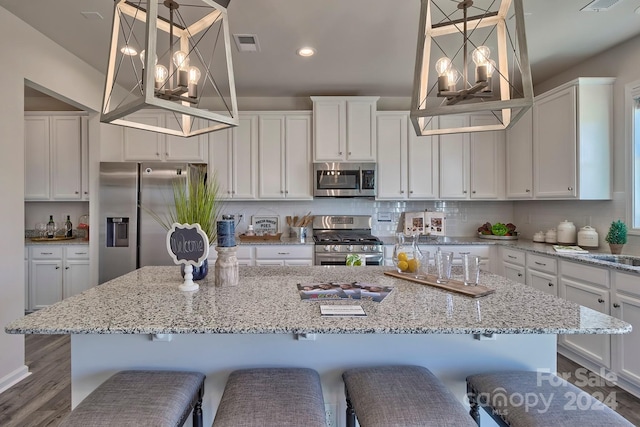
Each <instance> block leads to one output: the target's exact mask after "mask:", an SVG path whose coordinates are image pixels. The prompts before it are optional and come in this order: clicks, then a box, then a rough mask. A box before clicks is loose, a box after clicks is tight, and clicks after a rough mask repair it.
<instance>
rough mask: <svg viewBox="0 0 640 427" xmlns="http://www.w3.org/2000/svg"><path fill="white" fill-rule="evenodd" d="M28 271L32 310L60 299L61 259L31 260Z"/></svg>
mask: <svg viewBox="0 0 640 427" xmlns="http://www.w3.org/2000/svg"><path fill="white" fill-rule="evenodd" d="M30 273H31V274H30V275H29V276H30V277H29V278H30V289H31V295H30V300H31V309H32V310H39V309H41V308H44V307H47V306H49V305H51V304H55V303H57V302H58V301H62V260H60V259H58V260H49V259H47V260H41V259H34V260H31V271H30Z"/></svg>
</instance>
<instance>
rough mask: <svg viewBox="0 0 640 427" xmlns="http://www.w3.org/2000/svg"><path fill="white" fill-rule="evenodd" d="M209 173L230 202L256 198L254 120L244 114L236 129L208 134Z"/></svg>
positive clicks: (252, 116) (256, 169) (255, 123)
mask: <svg viewBox="0 0 640 427" xmlns="http://www.w3.org/2000/svg"><path fill="white" fill-rule="evenodd" d="M209 171H210V172H211V173H212V174H215V176H216V178H217V181H218V185H219V186H220V192H221V193H222V194H223V195H224V196H225V197H228V198H231V199H234V200H251V199H255V198H256V186H257V180H258V116H257V115H256V114H244V115H241V116H240V117H239V125H238V126H237V127H234V128H229V129H224V130H219V131H216V132H212V133H211V134H209Z"/></svg>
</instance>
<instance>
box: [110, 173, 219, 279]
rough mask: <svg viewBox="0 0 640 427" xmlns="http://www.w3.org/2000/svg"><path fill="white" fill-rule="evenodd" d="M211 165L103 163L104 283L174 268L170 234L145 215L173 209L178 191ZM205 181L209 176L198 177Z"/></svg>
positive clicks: (164, 212)
mask: <svg viewBox="0 0 640 427" xmlns="http://www.w3.org/2000/svg"><path fill="white" fill-rule="evenodd" d="M206 168H207V165H205V164H189V163H107V162H103V163H100V195H99V199H98V200H99V203H100V216H99V221H100V243H99V244H100V258H99V264H100V268H99V270H100V273H99V283H104V282H106V281H108V280H111V279H113V278H115V277H118V276H121V275H123V274H125V273H128V272H130V271H133V270H135V269H136V268H140V267H144V266H147V265H174V264H173V262H172V261H171V258H170V257H169V253H168V252H167V248H166V243H165V239H166V235H167V232H166V230H165V229H164V228H162V226H161V225H160V224H158V222H157V221H156V220H155V219H153V217H151V215H149V213H148V212H147V211H146V210H145V209H142V208H141V207H142V206H144V207H145V208H149V209H151V210H152V211H153V212H155V213H158V214H159V215H161V216H162V215H165V214H166V213H167V212H168V209H169V208H168V206H169V205H171V204H173V186H174V183H178V185H186V184H187V180H188V179H190V178H189V177H192V176H196V174H194V172H198V173H206ZM199 176H205V175H199Z"/></svg>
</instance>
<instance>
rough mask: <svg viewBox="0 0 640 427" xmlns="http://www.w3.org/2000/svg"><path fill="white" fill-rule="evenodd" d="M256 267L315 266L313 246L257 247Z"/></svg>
mask: <svg viewBox="0 0 640 427" xmlns="http://www.w3.org/2000/svg"><path fill="white" fill-rule="evenodd" d="M256 265H259V266H269V265H280V266H310V265H313V246H311V245H257V246H256Z"/></svg>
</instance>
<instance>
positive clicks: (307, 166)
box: [284, 114, 313, 200]
mask: <svg viewBox="0 0 640 427" xmlns="http://www.w3.org/2000/svg"><path fill="white" fill-rule="evenodd" d="M284 155H285V165H286V169H285V180H286V189H285V191H286V193H285V194H286V196H287V199H304V200H309V199H312V198H313V192H312V186H311V175H312V173H313V169H312V163H311V116H310V115H299V114H288V115H286V117H285V153H284Z"/></svg>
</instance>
